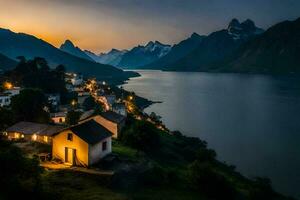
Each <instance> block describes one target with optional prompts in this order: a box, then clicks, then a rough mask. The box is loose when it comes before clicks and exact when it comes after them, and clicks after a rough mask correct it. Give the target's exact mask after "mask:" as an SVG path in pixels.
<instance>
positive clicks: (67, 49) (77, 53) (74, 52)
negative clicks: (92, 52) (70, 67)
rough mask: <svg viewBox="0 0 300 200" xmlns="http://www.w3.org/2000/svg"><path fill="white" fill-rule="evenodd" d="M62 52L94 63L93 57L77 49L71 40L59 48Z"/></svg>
mask: <svg viewBox="0 0 300 200" xmlns="http://www.w3.org/2000/svg"><path fill="white" fill-rule="evenodd" d="M59 49H60V50H62V51H64V52H67V53H69V54H72V55H73V56H77V57H80V58H84V59H86V60H89V61H94V60H93V59H92V58H91V57H89V56H88V55H86V53H85V52H84V51H82V50H81V49H80V48H79V47H76V46H75V45H74V44H73V43H72V42H71V41H70V40H66V41H65V42H64V43H63V44H62V45H61V46H60V48H59Z"/></svg>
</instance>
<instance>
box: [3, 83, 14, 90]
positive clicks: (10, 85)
mask: <svg viewBox="0 0 300 200" xmlns="http://www.w3.org/2000/svg"><path fill="white" fill-rule="evenodd" d="M3 86H4V89H6V90H10V89H11V88H12V87H13V84H12V83H10V82H7V81H6V82H4V84H3Z"/></svg>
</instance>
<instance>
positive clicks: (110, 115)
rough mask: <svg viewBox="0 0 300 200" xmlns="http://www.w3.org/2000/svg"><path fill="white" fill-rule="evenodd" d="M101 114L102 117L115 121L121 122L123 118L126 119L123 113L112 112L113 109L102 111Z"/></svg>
mask: <svg viewBox="0 0 300 200" xmlns="http://www.w3.org/2000/svg"><path fill="white" fill-rule="evenodd" d="M100 115H101V116H102V117H104V118H105V119H107V120H109V121H112V122H115V123H120V122H122V121H123V120H125V117H124V116H123V115H120V114H118V113H115V112H112V111H107V112H104V113H101V114H100Z"/></svg>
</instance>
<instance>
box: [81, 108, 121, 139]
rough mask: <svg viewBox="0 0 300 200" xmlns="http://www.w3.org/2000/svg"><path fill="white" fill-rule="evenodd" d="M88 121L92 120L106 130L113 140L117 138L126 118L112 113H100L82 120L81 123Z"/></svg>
mask: <svg viewBox="0 0 300 200" xmlns="http://www.w3.org/2000/svg"><path fill="white" fill-rule="evenodd" d="M90 119H94V120H95V121H96V122H98V123H99V124H100V125H102V126H104V127H105V128H106V129H108V130H109V131H110V132H111V133H112V137H113V138H118V136H119V134H120V133H121V130H122V128H123V127H124V126H125V121H126V117H124V116H123V115H120V114H118V113H115V112H112V111H107V112H104V113H101V114H100V115H96V116H93V117H90V118H88V119H85V120H82V121H81V122H84V121H87V120H90Z"/></svg>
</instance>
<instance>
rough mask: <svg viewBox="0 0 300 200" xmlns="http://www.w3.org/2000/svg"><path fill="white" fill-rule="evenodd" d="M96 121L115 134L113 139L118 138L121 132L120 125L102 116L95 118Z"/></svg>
mask: <svg viewBox="0 0 300 200" xmlns="http://www.w3.org/2000/svg"><path fill="white" fill-rule="evenodd" d="M94 120H95V121H96V122H98V123H99V124H101V125H102V126H103V127H105V128H106V129H107V130H109V131H110V132H111V133H112V134H113V136H112V137H113V138H118V134H119V132H120V131H119V129H118V124H116V123H114V122H111V121H109V120H107V119H105V118H104V117H102V116H100V115H97V116H95V117H94Z"/></svg>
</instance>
